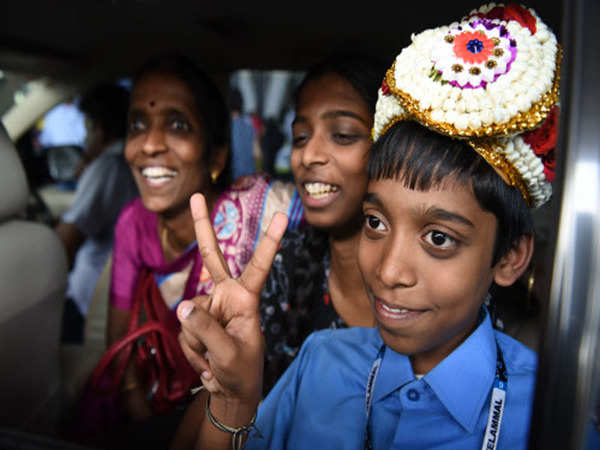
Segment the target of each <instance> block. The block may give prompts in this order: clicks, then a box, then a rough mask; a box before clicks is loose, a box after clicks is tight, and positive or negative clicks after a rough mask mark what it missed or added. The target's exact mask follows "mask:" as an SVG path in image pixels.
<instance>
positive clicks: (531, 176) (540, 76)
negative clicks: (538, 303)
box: [373, 3, 558, 206]
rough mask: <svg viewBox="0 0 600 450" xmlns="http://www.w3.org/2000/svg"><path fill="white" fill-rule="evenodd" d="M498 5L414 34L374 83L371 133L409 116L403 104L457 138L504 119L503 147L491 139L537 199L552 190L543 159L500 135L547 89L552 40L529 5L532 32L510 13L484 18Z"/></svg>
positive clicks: (553, 60) (552, 70)
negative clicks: (383, 82)
mask: <svg viewBox="0 0 600 450" xmlns="http://www.w3.org/2000/svg"><path fill="white" fill-rule="evenodd" d="M496 6H500V7H502V6H503V5H502V4H498V5H496V4H495V3H490V4H487V5H484V6H482V7H481V8H479V9H478V10H473V11H472V12H471V14H470V15H469V16H468V17H466V18H463V19H462V21H461V22H458V23H453V24H451V25H449V26H443V27H439V28H435V29H430V30H425V31H423V32H421V33H419V34H417V35H413V36H412V43H411V44H410V45H409V46H408V47H406V48H404V49H403V50H402V51H401V52H400V54H399V55H398V56H397V57H396V59H395V63H394V65H393V70H392V72H391V73H390V74H388V76H387V77H386V79H387V82H388V83H389V84H390V86H389V87H388V86H383V87H382V88H381V89H380V90H379V96H378V101H377V106H376V113H375V118H374V126H373V139H377V138H378V137H379V136H380V135H381V134H383V133H384V132H385V131H387V129H388V128H389V127H390V126H391V125H392V124H393V123H395V122H397V121H399V120H406V119H407V118H410V111H412V110H411V109H410V107H409V106H412V107H414V108H417V109H418V111H421V112H424V113H426V114H427V115H428V117H429V118H430V120H431V121H432V122H433V123H435V124H436V126H433V127H432V128H433V129H437V130H438V131H439V128H440V126H441V127H442V128H443V127H444V126H447V127H449V128H450V129H452V130H453V131H452V133H449V134H451V135H453V136H455V137H459V138H471V137H476V136H482V135H486V134H485V131H482V130H485V129H486V128H488V129H489V127H490V126H492V125H493V126H495V127H496V128H495V129H498V127H502V126H504V125H505V124H506V128H505V129H504V130H505V133H503V134H502V136H503V137H502V138H501V139H498V141H497V142H498V143H502V144H503V145H504V147H502V148H501V147H500V146H497V147H496V148H497V151H498V152H499V153H502V154H503V155H504V156H505V157H506V159H507V160H508V161H509V162H510V163H511V164H513V165H514V167H515V168H516V169H517V170H518V172H519V173H520V174H521V176H522V178H523V181H524V182H525V184H526V185H527V188H528V191H529V195H530V197H531V199H532V202H533V203H534V205H535V206H538V205H540V204H542V203H544V202H545V201H546V200H547V199H548V198H549V197H550V194H551V185H550V183H548V182H547V181H546V179H545V176H544V174H543V164H542V162H541V161H540V159H539V158H538V157H537V156H536V155H535V154H534V152H533V150H532V149H531V148H530V147H529V145H527V144H526V143H525V142H524V141H523V140H522V139H521V138H519V137H515V138H512V139H511V138H507V137H506V136H510V134H514V133H515V131H514V130H513V129H511V128H510V127H509V124H510V122H511V120H513V119H514V118H515V116H517V115H518V114H519V113H525V112H527V111H530V109H531V108H532V107H533V106H534V105H535V104H536V103H537V102H539V101H540V100H541V99H542V98H543V96H544V95H545V94H547V93H548V92H550V91H551V90H552V89H553V85H554V83H555V76H556V68H557V52H558V45H557V41H556V37H555V36H554V34H553V33H552V32H551V31H550V30H549V29H548V27H547V26H546V25H545V24H544V23H543V22H542V21H541V19H540V18H539V17H538V16H537V14H536V13H535V11H533V10H531V9H528V11H529V13H530V14H531V15H532V17H533V18H534V19H535V34H533V35H532V33H531V31H530V30H529V28H527V27H524V26H522V25H521V24H520V23H519V22H517V21H516V20H510V21H508V22H507V21H505V20H501V19H491V18H489V17H485V15H486V14H487V13H489V12H490V11H492V10H493V9H494V8H495V7H496ZM398 92H402V93H403V94H407V95H408V96H409V97H408V98H410V99H411V101H412V103H410V102H409V104H406V103H403V102H405V101H407V100H406V97H404V96H402V97H400V96H399V95H398ZM403 105H406V108H405V107H403ZM407 109H408V110H407ZM420 121H421V122H423V120H420ZM440 124H441V125H440ZM426 125H428V124H427V123H426ZM516 131H517V132H522V131H524V130H523V129H518V130H516ZM487 135H488V136H489V134H487ZM499 135H501V134H500V133H499V134H497V135H496V136H499ZM492 136H494V135H492Z"/></svg>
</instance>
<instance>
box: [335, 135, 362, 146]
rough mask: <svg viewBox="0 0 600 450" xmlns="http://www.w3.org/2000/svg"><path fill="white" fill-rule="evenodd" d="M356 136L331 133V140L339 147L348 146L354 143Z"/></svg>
mask: <svg viewBox="0 0 600 450" xmlns="http://www.w3.org/2000/svg"><path fill="white" fill-rule="evenodd" d="M357 139H358V136H355V135H353V134H345V133H333V140H334V141H335V142H336V143H337V144H340V145H350V144H353V143H354V142H356V140H357Z"/></svg>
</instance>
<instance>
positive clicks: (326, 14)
mask: <svg viewBox="0 0 600 450" xmlns="http://www.w3.org/2000/svg"><path fill="white" fill-rule="evenodd" d="M481 3H482V2H480V1H474V0H457V1H454V2H410V3H409V2H383V3H381V4H373V5H369V4H364V3H354V4H351V3H343V2H303V3H294V4H289V3H288V4H274V3H270V2H254V3H251V2H241V1H237V0H230V1H222V2H212V1H209V2H189V1H183V0H175V1H172V2H165V1H161V0H112V1H110V2H101V1H94V0H89V1H76V0H66V1H63V2H59V3H55V2H46V1H42V0H28V1H22V2H10V4H7V5H4V6H3V17H4V20H3V25H2V27H1V28H0V42H1V44H0V116H1V119H2V124H1V126H0V198H1V199H0V282H1V283H0V302H1V303H2V308H1V312H0V404H1V405H2V406H3V408H2V412H0V447H1V448H70V446H71V445H72V447H73V448H77V447H76V445H75V444H70V443H68V442H66V441H63V440H61V436H60V432H59V429H60V423H61V420H62V419H63V418H64V416H65V414H67V413H68V412H69V411H71V409H72V408H73V407H74V405H75V404H76V402H77V399H78V396H79V395H80V394H81V391H82V389H83V386H84V384H85V381H86V379H87V377H88V376H89V374H90V373H91V371H92V369H93V367H94V365H95V364H96V362H97V361H98V359H99V358H100V356H101V355H102V352H103V350H104V349H105V342H104V340H105V336H104V333H105V324H106V317H107V304H108V283H109V277H110V273H109V270H110V260H109V262H108V263H107V264H106V266H105V267H104V269H103V272H102V275H101V277H100V281H99V282H98V285H97V286H96V290H95V294H94V300H93V302H92V306H91V310H90V312H89V316H88V317H89V318H90V319H89V320H87V321H86V328H85V343H84V344H83V345H63V344H61V343H60V339H59V334H60V321H61V316H62V307H63V301H64V292H65V288H66V284H67V276H68V270H69V268H68V264H67V259H66V256H65V253H64V250H63V248H62V246H61V243H60V241H59V240H58V237H57V236H56V234H55V233H54V232H53V230H52V226H53V225H54V224H55V223H56V221H57V219H58V218H59V217H60V215H61V214H62V213H63V212H64V211H65V210H66V209H67V208H68V206H69V205H70V202H71V201H72V199H73V193H74V191H73V182H74V178H75V177H74V171H75V167H76V166H77V164H78V162H79V160H80V158H81V153H82V151H83V149H82V148H81V146H78V145H68V146H59V147H53V148H44V149H42V150H38V151H32V150H31V149H30V148H28V147H27V146H28V145H30V137H31V132H32V130H36V129H37V128H36V127H39V125H40V121H41V120H42V119H43V117H44V115H45V114H46V113H47V112H48V111H49V110H51V108H53V107H54V106H56V105H58V104H61V103H63V102H71V101H72V100H73V99H75V98H77V96H78V95H80V94H81V93H82V92H83V91H84V90H85V89H86V88H88V87H90V86H93V85H95V84H96V83H98V82H101V81H105V80H113V81H114V80H120V81H121V82H124V83H126V82H127V80H128V79H129V78H130V77H131V76H132V74H133V73H134V72H135V70H136V68H137V67H139V66H140V65H141V64H142V63H143V62H144V61H146V60H147V59H148V58H150V57H152V56H155V55H159V54H163V53H169V52H177V53H182V54H184V55H186V56H188V57H190V58H192V59H194V60H195V61H197V62H199V63H200V64H201V65H202V66H203V67H204V68H205V69H206V70H207V72H208V73H209V74H211V75H212V76H213V77H214V78H215V79H216V80H217V81H218V83H219V85H220V87H221V88H222V90H223V91H224V92H225V91H227V89H228V87H229V86H230V85H231V80H232V77H234V76H235V75H236V74H239V73H240V71H246V72H251V73H253V74H264V73H272V71H285V72H287V73H293V74H296V75H298V74H302V72H303V71H305V70H306V69H307V68H308V67H309V66H311V65H312V64H313V63H315V62H317V61H318V60H320V59H321V58H323V57H324V56H326V55H327V54H329V53H330V52H332V51H335V50H339V49H355V50H360V51H362V52H367V53H371V54H373V55H376V56H378V57H379V58H380V59H382V60H383V61H392V60H393V58H394V57H395V55H396V54H397V51H398V49H399V48H401V47H403V46H405V45H406V44H407V43H408V42H410V37H411V33H413V32H418V31H420V30H423V29H426V28H429V27H432V26H437V25H438V24H440V23H446V22H447V20H448V18H449V17H456V16H457V15H460V14H465V15H466V14H467V13H468V12H469V11H471V10H472V9H474V8H477V7H479V6H480V5H481ZM526 4H527V6H530V7H532V8H534V9H535V10H536V11H537V12H538V14H539V15H540V17H542V18H543V19H544V21H545V22H546V23H547V24H548V25H549V27H550V28H551V29H552V30H553V31H554V32H555V34H556V35H557V38H558V40H559V42H561V45H562V46H563V49H564V52H565V59H564V66H563V67H564V68H563V74H562V78H561V83H562V84H561V90H562V99H561V101H562V110H563V111H564V112H565V113H564V114H562V116H561V130H564V131H561V136H560V142H561V146H562V147H561V148H563V149H565V151H564V152H563V154H562V155H561V159H560V160H559V165H561V166H562V167H560V168H559V176H558V181H557V182H556V183H555V184H556V186H555V190H556V192H557V194H556V195H555V196H554V199H553V200H552V202H550V204H548V205H547V206H545V207H544V208H542V209H541V210H540V211H537V212H536V213H535V216H534V219H535V222H536V231H537V235H538V236H537V241H538V242H536V244H537V245H538V250H536V254H535V257H534V258H535V269H533V268H532V270H531V271H530V272H528V273H527V276H526V277H524V278H523V280H521V281H520V283H519V284H518V285H517V286H516V287H515V288H514V290H512V291H506V292H502V293H500V295H502V296H503V297H505V298H506V301H505V302H504V303H503V304H502V305H501V306H500V307H499V308H500V309H501V311H500V313H501V317H502V314H504V318H505V320H504V322H505V327H506V332H507V333H508V334H511V335H512V336H513V337H515V338H517V339H519V340H521V341H522V342H523V343H525V344H526V345H528V346H529V347H531V348H533V349H534V350H537V351H538V352H539V354H540V358H541V359H540V367H541V368H543V369H544V370H543V371H540V372H541V374H540V379H539V380H540V381H539V387H538V392H537V394H536V395H537V396H536V408H535V413H534V419H533V425H532V430H534V432H535V434H536V437H533V438H532V441H531V448H561V449H564V448H573V449H579V448H586V447H585V442H584V438H583V437H582V436H583V433H582V432H581V430H583V427H584V425H583V424H584V423H585V420H586V417H588V415H589V414H590V411H591V410H592V409H593V405H592V401H591V400H590V399H592V398H594V399H595V398H597V396H598V394H597V393H598V392H599V390H598V385H599V383H598V380H599V379H600V362H598V361H600V358H598V356H597V355H598V351H599V350H600V348H599V342H598V341H599V340H598V336H599V333H600V306H598V305H600V302H598V301H594V299H595V300H598V292H600V291H599V290H598V289H599V286H598V281H597V279H596V278H597V277H595V274H596V273H598V272H597V269H598V265H599V264H600V262H599V261H598V259H599V258H598V255H600V244H599V240H600V238H599V237H598V233H599V232H600V226H599V223H598V222H599V220H600V219H599V216H598V213H599V212H600V211H599V210H598V209H599V208H598V204H600V201H599V200H598V195H599V191H600V189H598V184H597V181H596V184H591V185H590V184H589V182H588V184H587V185H586V186H587V189H588V190H589V187H590V186H591V190H592V194H594V195H591V194H590V197H589V202H591V203H592V204H593V203H594V202H597V204H596V206H595V207H594V208H592V209H591V210H587V211H584V212H585V213H586V214H588V215H587V216H585V217H587V218H588V219H586V220H589V223H588V224H587V225H586V226H584V225H583V224H582V222H581V221H580V220H578V218H580V217H583V216H580V215H579V214H580V210H578V209H576V208H577V204H576V203H577V202H573V201H570V199H573V198H575V197H576V196H577V192H580V191H579V190H578V189H581V188H578V186H577V183H582V182H583V183H586V182H585V180H584V179H582V177H581V172H578V171H577V168H579V167H580V164H579V163H580V162H581V161H582V160H584V161H587V162H588V166H586V167H588V169H587V170H588V172H585V173H587V174H588V176H591V177H592V178H593V177H596V180H597V179H598V175H599V173H598V154H600V152H599V151H598V145H599V144H598V143H599V142H600V138H599V136H598V126H597V123H598V119H599V118H600V107H598V106H597V105H598V104H600V102H595V103H594V102H593V101H592V100H593V98H594V97H595V98H596V100H600V98H599V96H598V87H597V79H598V78H595V80H596V82H595V83H594V81H593V80H594V76H596V75H598V74H599V70H598V65H599V62H598V58H597V55H598V53H597V52H598V50H599V49H598V44H597V42H600V39H599V38H600V36H598V31H597V30H596V28H597V23H598V20H600V14H599V9H600V7H599V5H598V3H597V2H595V0H576V1H573V2H559V1H542V0H531V1H528V2H526ZM592 43H595V44H592ZM594 55H595V56H594ZM584 64H585V65H586V66H585V69H584V68H583V65H584ZM598 76H600V75H598ZM294 79H298V77H296V78H294ZM584 87H585V89H586V90H584ZM584 114H585V115H584ZM581 117H583V118H584V119H581V120H576V119H577V118H581ZM590 165H591V166H590ZM590 167H591V168H590ZM590 170H591V172H590ZM590 173H591V175H589V174H590ZM594 191H595V192H594ZM588 194H589V192H588ZM569 207H571V208H575V209H569ZM581 220H582V219H581ZM573 221H574V222H573ZM575 236H577V239H578V240H576V238H575ZM590 249H592V250H591V251H590ZM574 268H575V269H576V270H573V269H574ZM534 270H535V285H533V283H532V281H531V280H533V279H534V278H533V272H534ZM530 282H531V283H532V284H531V285H528V283H530ZM522 298H526V299H527V302H526V303H522V302H521V303H519V302H517V301H516V300H515V299H522ZM594 361H595V362H594ZM561 386H562V388H561ZM551 405H555V407H556V408H557V409H559V410H560V409H561V408H562V413H561V412H560V411H554V409H555V407H552V406H551ZM550 409H552V410H553V413H552V414H551V413H550V412H549V410H550ZM567 412H568V414H567ZM558 420H560V421H561V422H560V423H561V424H562V429H560V430H559V429H556V427H553V426H551V425H550V424H552V423H557V421H558ZM540 436H543V437H540ZM542 444H543V445H542Z"/></svg>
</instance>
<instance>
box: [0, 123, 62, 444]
mask: <svg viewBox="0 0 600 450" xmlns="http://www.w3.org/2000/svg"><path fill="white" fill-rule="evenodd" d="M28 199H29V189H28V185H27V181H26V178H25V171H24V169H23V166H22V164H21V161H20V159H19V157H18V155H17V153H16V150H15V148H14V146H13V144H12V142H11V140H10V138H9V137H8V134H7V133H6V130H5V129H4V127H3V126H2V124H1V123H0V303H1V306H0V367H1V369H0V405H2V407H1V408H0V427H1V428H11V429H19V430H24V431H34V432H36V431H39V432H51V431H53V430H54V427H55V426H56V424H57V420H58V418H59V417H58V414H59V411H60V398H61V393H60V366H59V340H60V321H61V316H62V309H63V303H64V293H65V289H66V286H67V274H68V267H67V259H66V254H65V250H64V248H63V246H62V243H61V242H60V240H59V238H58V236H57V235H56V234H55V233H54V231H53V230H52V229H51V228H49V227H48V226H46V225H43V224H40V223H37V222H33V221H28V220H25V219H24V217H25V209H26V207H27V202H28Z"/></svg>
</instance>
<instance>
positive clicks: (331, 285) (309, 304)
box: [260, 55, 383, 393]
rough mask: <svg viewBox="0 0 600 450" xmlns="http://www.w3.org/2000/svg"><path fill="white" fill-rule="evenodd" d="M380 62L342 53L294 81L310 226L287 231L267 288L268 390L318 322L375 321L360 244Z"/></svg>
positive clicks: (298, 171) (300, 173)
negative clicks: (358, 256) (361, 268)
mask: <svg viewBox="0 0 600 450" xmlns="http://www.w3.org/2000/svg"><path fill="white" fill-rule="evenodd" d="M382 67H383V66H382V65H380V64H379V63H378V62H377V61H373V60H371V59H366V58H364V57H361V56H356V55H354V56H348V55H336V56H334V57H331V58H329V59H327V60H325V61H323V62H322V63H320V64H319V65H317V66H315V67H314V68H313V69H312V70H310V71H309V72H308V74H307V76H306V77H305V79H304V81H303V82H302V83H301V85H300V86H299V88H298V90H297V91H296V96H295V100H296V102H295V104H296V117H295V119H294V122H293V148H292V155H291V167H292V170H293V172H294V178H295V181H296V187H297V189H298V192H299V193H300V196H301V199H302V203H303V206H304V214H305V219H306V221H307V222H308V224H310V226H307V227H305V228H304V229H301V230H296V231H293V232H288V233H287V234H286V235H285V236H284V238H283V241H282V243H281V246H280V249H279V252H278V254H277V255H276V257H275V261H274V263H273V266H272V268H271V273H270V275H269V278H268V280H267V282H266V284H265V287H264V289H263V293H262V296H261V305H260V308H261V311H260V312H261V320H262V328H263V332H264V334H265V338H266V345H267V349H266V361H265V377H264V392H265V393H266V392H268V391H269V390H270V389H271V387H272V386H273V385H274V384H275V382H276V381H277V379H278V378H279V376H280V375H281V374H282V373H283V372H284V370H285V369H286V368H287V366H288V365H289V364H290V363H291V361H292V360H293V358H294V357H295V355H296V352H297V351H298V349H299V348H300V345H301V344H302V342H303V341H304V339H305V338H306V337H307V336H308V335H309V334H310V333H311V332H312V331H314V330H317V329H322V328H328V327H332V328H339V327H345V326H364V327H370V326H374V325H375V323H374V320H373V315H372V313H371V310H370V308H369V302H368V299H367V296H366V293H365V290H364V286H363V282H362V279H361V276H360V273H359V271H358V265H357V259H356V251H357V248H358V240H359V236H360V233H359V232H360V230H361V225H362V213H361V202H362V199H363V195H364V194H365V191H366V186H367V173H366V163H367V159H368V152H369V149H370V147H371V143H372V140H371V129H372V126H373V115H374V111H375V103H376V101H377V91H378V88H379V86H380V85H381V74H382V73H383V69H382Z"/></svg>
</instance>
